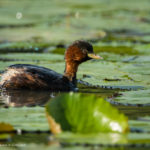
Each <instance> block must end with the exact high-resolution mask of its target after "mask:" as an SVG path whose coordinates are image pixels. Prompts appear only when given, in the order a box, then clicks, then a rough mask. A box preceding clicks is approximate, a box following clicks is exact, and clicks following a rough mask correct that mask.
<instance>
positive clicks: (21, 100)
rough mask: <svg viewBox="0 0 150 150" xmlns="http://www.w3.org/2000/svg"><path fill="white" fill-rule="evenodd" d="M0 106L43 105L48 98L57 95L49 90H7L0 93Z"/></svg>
mask: <svg viewBox="0 0 150 150" xmlns="http://www.w3.org/2000/svg"><path fill="white" fill-rule="evenodd" d="M0 95H1V97H0V102H1V104H0V105H1V106H2V107H9V106H12V107H22V106H28V107H33V106H44V105H45V104H46V102H47V101H48V100H50V99H51V98H53V97H54V96H56V95H57V93H54V92H49V91H28V90H7V91H2V92H1V93H0Z"/></svg>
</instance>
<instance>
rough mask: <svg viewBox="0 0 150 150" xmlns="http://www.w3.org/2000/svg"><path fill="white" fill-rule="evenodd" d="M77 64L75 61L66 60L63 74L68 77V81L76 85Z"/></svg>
mask: <svg viewBox="0 0 150 150" xmlns="http://www.w3.org/2000/svg"><path fill="white" fill-rule="evenodd" d="M78 66H79V64H78V63H77V62H66V66H65V71H64V76H65V77H67V78H68V79H69V81H70V82H71V83H72V84H73V85H74V86H75V87H76V85H77V80H76V72H77V70H78Z"/></svg>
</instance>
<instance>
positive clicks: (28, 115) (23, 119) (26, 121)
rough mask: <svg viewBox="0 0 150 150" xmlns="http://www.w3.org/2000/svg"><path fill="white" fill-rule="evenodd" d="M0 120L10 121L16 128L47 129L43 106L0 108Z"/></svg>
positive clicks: (29, 129) (28, 129)
mask: <svg viewBox="0 0 150 150" xmlns="http://www.w3.org/2000/svg"><path fill="white" fill-rule="evenodd" d="M4 116H5V117H4ZM0 122H7V123H10V124H11V125H13V127H14V129H16V130H17V129H21V130H27V131H36V130H41V131H47V130H48V123H47V121H46V118H45V111H44V108H43V107H32V108H28V107H22V108H8V109H6V108H1V109H0Z"/></svg>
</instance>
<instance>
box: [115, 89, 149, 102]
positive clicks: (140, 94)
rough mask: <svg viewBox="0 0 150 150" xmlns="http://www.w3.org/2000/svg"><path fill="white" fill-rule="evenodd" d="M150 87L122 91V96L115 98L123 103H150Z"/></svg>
mask: <svg viewBox="0 0 150 150" xmlns="http://www.w3.org/2000/svg"><path fill="white" fill-rule="evenodd" d="M149 97H150V89H145V90H137V91H126V92H122V93H121V96H119V97H117V98H115V99H114V101H117V102H119V103H123V104H141V105H142V104H143V105H147V104H149V105H150V99H149Z"/></svg>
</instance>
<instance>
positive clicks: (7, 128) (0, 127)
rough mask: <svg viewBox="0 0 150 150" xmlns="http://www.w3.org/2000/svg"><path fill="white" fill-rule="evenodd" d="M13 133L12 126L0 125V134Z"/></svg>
mask: <svg viewBox="0 0 150 150" xmlns="http://www.w3.org/2000/svg"><path fill="white" fill-rule="evenodd" d="M11 131H14V128H13V126H12V125H10V124H7V123H3V122H2V123H0V132H11Z"/></svg>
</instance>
